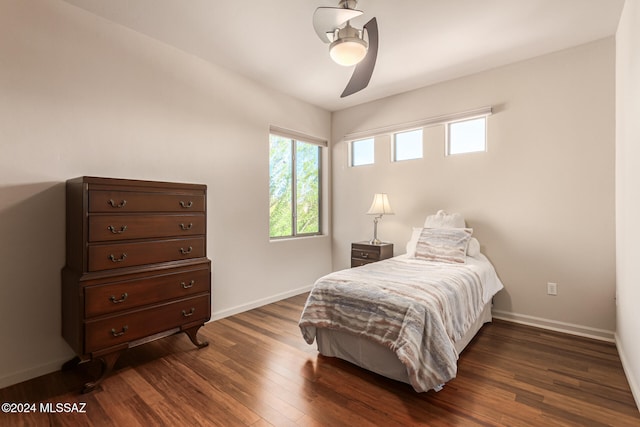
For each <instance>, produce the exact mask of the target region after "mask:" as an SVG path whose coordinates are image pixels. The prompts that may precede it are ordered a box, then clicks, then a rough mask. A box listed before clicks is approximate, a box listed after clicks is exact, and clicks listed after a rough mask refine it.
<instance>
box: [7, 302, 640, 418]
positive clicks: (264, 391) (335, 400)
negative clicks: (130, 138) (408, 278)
mask: <svg viewBox="0 0 640 427" xmlns="http://www.w3.org/2000/svg"><path fill="white" fill-rule="evenodd" d="M305 297H306V295H300V296H296V297H293V298H289V299H287V300H284V301H281V302H278V303H274V304H270V305H267V306H264V307H261V308H259V309H255V310H251V311H249V312H246V313H242V314H239V315H236V316H232V317H229V318H226V319H222V320H219V321H216V322H211V323H209V324H207V325H206V326H205V327H204V328H202V329H201V332H200V336H201V338H203V339H206V340H208V341H209V342H210V345H209V347H207V348H204V349H202V350H197V349H196V348H195V347H194V346H193V345H192V344H191V342H190V341H189V339H188V338H187V337H186V336H185V335H176V336H172V337H169V338H166V339H163V340H159V341H155V342H152V343H148V344H145V345H143V346H140V347H136V348H133V349H130V350H129V351H128V352H126V353H125V354H124V355H123V357H121V359H120V360H119V361H118V363H117V365H116V369H115V371H114V374H113V375H112V376H111V377H109V378H107V379H106V380H105V381H104V382H103V384H102V385H101V387H100V388H99V389H98V390H96V391H94V392H92V393H89V394H79V391H80V389H81V387H82V384H83V383H84V382H85V381H87V380H88V379H90V377H91V375H92V374H93V372H94V371H95V370H96V368H97V366H95V365H93V364H92V363H86V364H82V365H80V366H79V367H78V368H77V369H75V370H73V371H67V372H55V373H52V374H49V375H45V376H42V377H39V378H36V379H33V380H30V381H27V382H24V383H21V384H17V385H14V386H11V387H8V388H5V389H2V390H0V403H2V402H14V403H30V404H35V405H36V413H23V414H11V413H9V414H6V413H0V425H1V426H13V425H16V426H29V425H33V426H43V425H53V426H76V425H88V426H111V425H114V426H127V427H129V426H150V425H168V426H182V425H189V426H193V425H218V426H225V427H227V426H248V425H249V426H271V425H272V426H367V425H370V426H410V425H428V426H451V425H457V426H476V425H479V426H503V425H504V426H556V425H557V426H603V425H611V426H640V413H639V412H638V409H637V408H636V406H635V403H634V400H633V397H632V395H631V392H630V390H629V386H628V384H627V381H626V379H625V377H624V373H623V371H622V366H621V364H620V360H619V357H618V354H617V352H616V348H615V346H614V345H613V344H609V343H604V342H599V341H594V340H589V339H583V338H576V337H572V336H568V335H563V334H559V333H554V332H549V331H544V330H540V329H535V328H530V327H526V326H521V325H516V324H512V323H508V322H502V321H494V323H492V324H488V325H485V326H484V327H483V328H482V330H481V331H480V332H479V333H478V335H477V336H476V338H475V339H474V340H473V341H472V343H471V344H470V345H469V346H468V347H467V349H466V350H465V351H464V352H463V353H462V355H461V357H460V360H459V367H458V376H457V378H455V379H454V380H452V381H450V382H449V383H447V384H446V386H445V387H444V389H443V390H442V391H441V392H438V393H435V392H432V391H431V392H428V393H421V394H418V393H415V392H414V391H413V389H412V388H411V387H410V386H408V385H405V384H402V383H398V382H395V381H392V380H388V379H385V378H382V377H380V376H378V375H375V374H372V373H369V372H367V371H364V370H362V369H359V368H357V367H355V366H353V365H351V364H349V363H346V362H343V361H340V360H337V359H332V358H326V357H322V356H318V354H317V351H316V349H315V346H309V345H307V344H306V343H305V342H304V340H303V339H302V336H301V335H300V331H299V329H298V326H297V322H298V319H299V316H300V312H301V309H302V306H303V304H304V301H305ZM47 403H52V404H53V406H52V407H53V408H56V404H58V403H60V404H65V403H66V404H68V406H67V408H69V409H73V408H74V407H73V406H72V405H73V404H76V409H80V406H81V404H86V406H85V407H84V410H85V411H86V412H85V413H42V412H40V409H41V408H40V406H41V404H44V405H45V407H46V404H47ZM62 409H63V410H64V409H65V407H64V406H62Z"/></svg>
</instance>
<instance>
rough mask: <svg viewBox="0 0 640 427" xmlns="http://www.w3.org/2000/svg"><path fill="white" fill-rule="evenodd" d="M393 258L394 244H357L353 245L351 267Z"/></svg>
mask: <svg viewBox="0 0 640 427" xmlns="http://www.w3.org/2000/svg"><path fill="white" fill-rule="evenodd" d="M392 256H393V243H380V244H378V245H376V244H373V243H369V242H357V243H352V244H351V267H359V266H361V265H365V264H370V263H372V262H376V261H380V260H383V259H387V258H391V257H392Z"/></svg>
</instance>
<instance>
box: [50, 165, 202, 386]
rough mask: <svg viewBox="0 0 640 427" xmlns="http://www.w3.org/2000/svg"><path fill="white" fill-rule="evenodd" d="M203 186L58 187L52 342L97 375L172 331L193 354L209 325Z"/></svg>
mask: <svg viewBox="0 0 640 427" xmlns="http://www.w3.org/2000/svg"><path fill="white" fill-rule="evenodd" d="M206 206H207V187H206V186H204V185H195V184H177V183H169V182H153V181H137V180H124V179H111V178H94V177H80V178H76V179H72V180H69V181H67V186H66V209H67V213H66V215H67V223H66V227H67V242H66V259H67V261H66V266H65V267H64V269H63V270H62V335H63V337H64V338H65V339H66V341H67V342H68V343H69V345H70V346H71V347H72V348H73V349H74V350H75V352H76V354H77V355H78V356H77V357H76V358H75V359H74V360H72V361H69V362H68V363H66V364H65V366H63V369H69V368H71V367H73V366H75V365H77V364H78V363H79V362H80V361H83V360H89V359H98V360H100V361H101V363H102V373H101V374H100V376H99V378H98V379H97V380H96V381H93V382H90V383H87V384H85V388H84V391H85V392H87V391H90V390H92V389H94V388H95V387H96V386H97V385H98V384H99V383H100V382H101V381H102V380H103V379H104V378H105V377H106V376H107V375H108V374H109V373H110V371H111V370H112V368H113V365H114V364H115V362H116V361H117V359H118V357H119V356H120V354H121V353H122V351H124V350H126V349H127V348H130V347H133V346H136V345H139V344H143V343H145V342H148V341H151V340H153V339H157V338H161V337H164V336H167V335H171V334H174V333H177V332H185V333H186V334H187V335H188V337H189V338H190V339H191V341H192V342H193V343H194V344H195V345H196V346H198V347H204V346H206V345H207V343H206V342H200V341H198V339H197V336H196V334H197V331H198V329H199V328H200V327H201V326H203V325H204V323H205V322H206V321H208V320H209V319H210V317H211V261H210V260H209V259H207V258H206V247H207V239H206V231H207V225H206V222H207V216H206Z"/></svg>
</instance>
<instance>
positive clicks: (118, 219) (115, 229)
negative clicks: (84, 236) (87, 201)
mask: <svg viewBox="0 0 640 427" xmlns="http://www.w3.org/2000/svg"><path fill="white" fill-rule="evenodd" d="M198 234H205V217H204V214H203V213H202V214H193V215H90V216H89V241H90V242H104V241H116V240H129V239H144V238H158V237H172V236H194V235H198Z"/></svg>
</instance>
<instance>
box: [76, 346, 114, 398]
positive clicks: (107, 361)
mask: <svg viewBox="0 0 640 427" xmlns="http://www.w3.org/2000/svg"><path fill="white" fill-rule="evenodd" d="M121 353H122V351H116V352H114V353H109V354H105V355H104V356H100V357H99V358H98V360H100V364H101V365H102V372H101V373H100V377H98V379H97V380H95V381H92V382H88V383H86V384H85V385H84V388H83V389H82V393H89V392H90V391H93V390H95V389H96V387H98V386H99V385H100V383H101V382H102V381H103V380H104V379H105V378H106V377H108V376H109V374H110V373H111V371H112V370H113V366H114V365H115V364H116V361H117V360H118V358H119V357H120V354H121Z"/></svg>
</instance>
